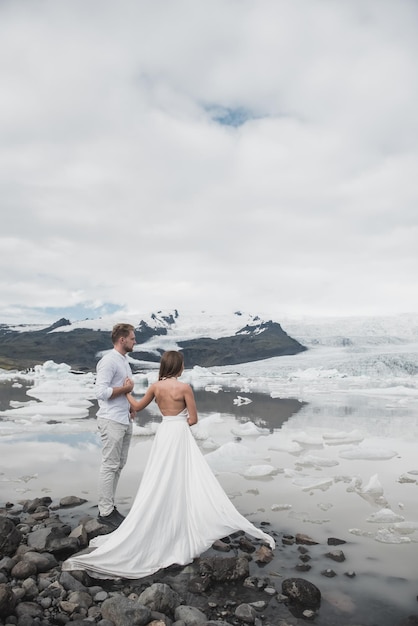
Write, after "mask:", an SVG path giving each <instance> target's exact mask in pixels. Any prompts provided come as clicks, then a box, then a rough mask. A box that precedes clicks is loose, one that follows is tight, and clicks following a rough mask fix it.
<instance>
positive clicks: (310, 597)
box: [282, 578, 321, 609]
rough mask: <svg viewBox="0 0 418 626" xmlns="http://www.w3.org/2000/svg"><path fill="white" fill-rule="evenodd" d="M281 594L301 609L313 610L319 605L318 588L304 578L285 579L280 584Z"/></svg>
mask: <svg viewBox="0 0 418 626" xmlns="http://www.w3.org/2000/svg"><path fill="white" fill-rule="evenodd" d="M282 593H284V595H286V596H287V597H288V598H289V599H290V600H291V601H293V602H295V603H297V604H299V605H302V606H303V607H307V608H314V609H315V608H317V607H318V606H319V605H320V603H321V592H320V591H319V589H318V587H316V586H315V585H314V584H313V583H311V582H309V580H305V579H304V578H286V579H285V580H284V581H283V582H282Z"/></svg>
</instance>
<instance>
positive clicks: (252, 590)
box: [0, 496, 418, 626]
mask: <svg viewBox="0 0 418 626" xmlns="http://www.w3.org/2000/svg"><path fill="white" fill-rule="evenodd" d="M0 507H1V508H0V522H1V520H2V519H4V518H6V519H7V520H11V521H12V522H13V524H14V526H15V527H16V528H17V529H20V531H21V533H22V534H21V539H20V541H19V543H18V544H17V545H16V546H15V548H16V549H15V550H14V553H13V554H9V555H6V554H4V553H3V555H2V557H1V558H0V574H1V572H3V578H1V576H0V586H1V585H2V586H3V587H2V588H3V589H4V586H5V585H6V586H7V585H8V586H9V587H10V588H13V589H14V592H13V593H14V595H15V596H16V598H18V601H17V603H16V607H17V606H18V605H19V604H22V607H21V609H19V610H18V612H19V611H21V612H25V611H29V612H30V611H32V612H34V613H36V612H37V613H36V614H37V616H38V617H39V616H40V609H39V606H41V607H43V611H44V613H43V617H44V618H45V615H46V616H48V615H49V617H51V616H52V613H53V612H54V620H55V621H52V622H47V623H56V624H64V623H66V618H68V619H71V620H73V619H80V618H82V617H87V616H88V615H89V613H88V610H87V611H86V610H85V607H83V603H82V602H81V603H79V604H78V605H77V606H75V605H74V601H73V602H72V603H71V602H70V601H69V600H68V595H69V594H71V593H74V591H75V590H76V588H77V586H78V585H77V583H81V584H82V585H83V587H84V591H86V589H87V591H88V589H89V588H92V589H93V593H92V595H93V596H97V594H100V595H99V596H98V597H99V598H100V600H99V601H96V602H92V604H91V606H93V607H94V608H93V609H92V610H91V611H90V617H91V616H92V615H93V614H94V615H95V618H96V621H97V617H98V615H99V613H100V607H101V606H102V603H103V602H104V599H108V598H109V597H112V594H116V595H117V596H119V597H120V598H121V597H122V596H124V597H125V598H126V597H131V596H132V594H135V595H136V597H138V596H139V595H140V594H141V593H142V592H143V591H144V590H145V589H147V588H149V587H152V585H153V584H155V583H161V584H168V585H169V586H170V588H171V589H174V590H175V591H176V593H179V594H180V596H181V598H182V600H181V603H183V604H184V603H186V604H187V605H188V606H193V607H195V608H196V609H198V610H199V611H203V613H204V614H205V615H206V616H207V618H208V619H207V621H208V622H211V623H212V622H214V623H219V626H221V624H222V623H226V624H244V623H259V624H262V625H263V626H275V625H276V624H277V620H278V619H279V618H280V619H283V620H285V622H283V623H295V622H294V621H290V622H289V620H294V618H295V617H296V618H297V620H299V619H300V620H306V619H314V620H315V623H316V624H317V625H318V626H334V625H335V624H336V623H338V624H339V626H343V625H344V624H347V626H348V625H349V624H352V623H354V622H355V623H356V624H362V625H363V626H367V625H368V624H372V623H373V624H374V623H376V621H377V622H378V623H379V624H381V625H382V626H389V625H391V626H394V625H396V624H399V626H401V625H402V620H404V619H405V618H406V617H407V616H408V614H405V612H403V611H402V610H401V609H399V608H398V609H396V608H394V607H389V606H386V607H385V606H383V607H380V608H379V609H378V617H377V616H376V612H375V610H376V608H377V607H376V604H374V603H373V601H372V600H371V599H370V598H369V599H368V602H369V611H368V612H367V611H365V610H364V608H363V610H359V606H358V605H356V600H355V595H353V581H355V580H356V573H355V571H354V570H353V569H350V568H351V567H352V562H351V561H350V546H349V544H347V543H346V542H345V541H344V540H341V539H338V538H332V537H330V538H328V541H327V544H323V545H320V544H318V543H317V542H316V541H315V539H314V538H312V537H310V536H307V535H298V534H296V535H290V534H287V533H280V532H278V531H277V530H276V529H273V528H271V525H270V524H268V523H266V522H264V523H263V522H262V525H263V528H264V529H265V530H266V531H267V532H269V534H271V535H272V536H273V537H274V539H275V540H276V544H277V547H276V549H275V553H276V554H275V558H274V559H271V558H269V556H268V554H267V558H266V560H265V561H263V560H258V558H259V557H258V555H259V552H260V551H261V547H262V542H260V541H259V540H256V539H253V538H249V537H247V536H245V537H243V535H244V533H235V535H237V536H235V535H233V536H231V537H229V538H224V540H223V541H221V543H222V544H223V547H221V549H219V548H218V549H216V548H215V547H214V546H213V547H212V548H211V549H210V550H208V551H207V552H205V553H204V554H203V555H200V556H199V557H197V558H196V559H195V560H194V561H193V563H192V564H190V565H186V566H171V567H169V568H167V569H165V570H160V571H159V572H156V573H155V574H153V575H152V576H148V577H146V578H143V579H140V580H119V581H104V580H101V579H91V578H90V577H89V576H87V574H85V573H82V574H80V573H79V572H73V573H70V572H62V570H61V565H62V561H63V560H65V559H66V558H68V556H70V555H71V554H75V553H77V552H78V551H80V549H85V548H86V547H87V545H88V543H87V542H88V539H90V538H92V537H93V536H95V534H96V535H97V534H103V526H102V528H101V529H100V524H99V523H98V522H97V520H96V519H95V517H94V516H93V515H92V513H93V511H92V509H93V510H94V508H95V507H94V506H93V507H92V503H91V502H89V501H86V500H85V499H84V498H77V497H75V496H69V497H66V498H62V499H61V500H60V501H57V502H54V501H52V499H51V498H49V497H45V496H41V497H39V498H35V499H32V500H22V501H21V502H20V504H19V503H4V504H3V503H0ZM0 528H4V524H3V526H1V524H0ZM53 529H55V530H53ZM50 532H52V534H53V535H54V538H55V539H54V542H53V543H51V544H49V545H48V539H47V538H48V536H49V533H50ZM88 535H90V536H88ZM0 537H1V535H0ZM4 546H5V543H4V541H3V550H4V549H5V548H4ZM225 546H226V549H225ZM267 550H269V549H267ZM33 552H36V553H37V554H40V555H43V556H45V558H47V559H51V564H52V565H51V567H50V569H46V570H45V569H44V571H43V572H42V571H35V570H33V569H32V570H31V569H26V570H25V564H26V560H25V557H24V555H25V553H33ZM330 555H333V556H330ZM51 557H52V558H51ZM26 558H27V559H30V558H31V557H26ZM277 558H279V560H280V561H281V562H283V561H284V560H287V562H288V567H287V568H286V569H285V570H284V571H283V572H282V573H280V572H279V571H278V569H277V567H276V565H275V562H276V559H277ZM53 559H54V560H55V561H56V564H54V560H53ZM207 559H209V563H212V562H211V561H210V559H216V561H217V563H218V565H219V562H220V560H221V559H227V560H228V559H229V561H231V559H232V561H233V567H238V563H241V565H242V559H246V560H247V561H248V572H247V576H246V577H241V578H237V579H235V580H234V578H233V577H232V579H231V580H229V581H225V580H223V581H220V580H218V581H216V580H215V579H211V581H209V584H208V585H207V586H205V585H204V584H203V581H202V577H201V567H202V563H203V564H205V563H206V565H207V561H206V560H207ZM234 559H235V560H234ZM240 559H241V561H240ZM32 560H33V561H34V562H36V557H32ZM227 560H224V561H223V566H222V567H223V568H224V567H225V563H227V562H229V561H227ZM18 563H20V564H21V565H20V567H21V568H22V573H21V574H19V575H16V570H18V571H20V570H19V568H18ZM27 567H28V568H29V566H27ZM311 567H320V568H321V572H322V576H323V579H322V580H323V584H321V585H315V586H316V588H317V589H318V588H319V590H320V592H321V593H322V598H321V601H320V604H319V606H317V607H313V606H308V605H306V604H300V603H299V602H296V603H295V602H294V601H292V599H291V598H290V597H289V596H286V594H283V588H284V584H285V583H284V581H286V580H289V579H294V578H296V579H298V580H300V581H305V584H306V585H312V583H311V582H310V580H309V579H310V576H309V570H310V568H311ZM14 568H16V569H14ZM7 571H8V573H7ZM234 571H235V572H236V571H237V570H234ZM12 572H14V576H13V575H12ZM30 572H32V573H30ZM199 572H200V573H199ZM72 574H74V576H73V575H72ZM68 576H71V578H72V579H73V580H74V581H75V582H74V584H73V583H72V582H71V580H70V579H69V578H68ZM199 578H200V581H201V582H200V583H199ZM336 578H338V579H339V584H338V585H337V586H336V587H335V590H334V594H330V593H329V591H328V590H327V586H328V585H327V583H329V581H332V580H335V579H336ZM5 579H7V580H5ZM63 580H65V581H66V584H65V585H64V587H63ZM25 581H26V582H25ZM28 581H29V582H28ZM41 581H43V583H42V582H41ZM192 581H193V582H192ZM46 582H48V586H47V587H45V584H46ZM34 586H35V587H36V588H37V591H38V592H37V594H35V591H34V589H35V587H34ZM57 586H58V587H60V588H61V587H63V588H64V591H62V593H61V596H62V597H60V602H59V603H58V602H57V603H55V605H53V603H52V602H51V603H49V601H47V602H44V601H43V600H44V598H45V597H50V596H48V594H45V593H42V592H43V591H45V589H56V588H57ZM65 587H68V588H67V589H65ZM98 587H100V591H98ZM27 588H31V589H32V591H31V595H30V594H29V597H27V593H26V591H24V592H23V595H22V591H19V589H20V590H22V589H24V590H26V589H27ZM78 591H80V589H78ZM103 592H104V593H103ZM51 593H52V592H51ZM63 594H64V596H63ZM66 596H67V597H66ZM113 597H114V596H113ZM41 600H42V601H41ZM73 600H74V596H73ZM66 603H67V604H66ZM26 604H30V605H31V606H26ZM75 604H77V603H75ZM33 605H37V606H33ZM241 605H249V606H250V607H252V611H251V610H250V609H247V608H245V610H247V611H250V613H251V614H253V615H254V616H255V617H254V620H253V621H248V620H240V619H239V618H238V617H237V615H236V613H235V612H236V610H237V607H239V606H241ZM0 607H1V604H0ZM89 608H90V607H89ZM370 608H371V609H372V610H371V615H369V617H370V621H368V620H365V616H366V615H367V614H368V613H370ZM0 610H1V609H0ZM16 610H17V608H15V609H13V613H12V614H14V613H15V612H16ZM241 610H242V611H244V608H242V609H241ZM45 611H46V613H45ZM304 611H308V612H309V611H310V613H307V614H306V615H305V614H304V613H303V612H304ZM58 614H61V617H57V615H58ZM243 614H244V613H243ZM382 616H385V618H384V619H382ZM5 617H7V616H5V615H3V618H5ZM0 618H1V616H0ZM255 618H257V620H258V622H256V621H255ZM416 619H417V620H418V615H417V618H416ZM353 620H354V622H353ZM364 620H365V621H364ZM374 620H376V621H374ZM394 620H396V621H394ZM43 623H44V622H42V620H41V624H43ZM69 623H70V624H71V621H70V622H69ZM115 623H116V624H117V622H115ZM296 623H299V622H296ZM301 623H302V621H301ZM166 624H167V622H166Z"/></svg>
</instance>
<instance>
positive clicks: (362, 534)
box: [348, 528, 374, 537]
mask: <svg viewBox="0 0 418 626" xmlns="http://www.w3.org/2000/svg"><path fill="white" fill-rule="evenodd" d="M348 532H349V533H351V534H352V535H356V536H357V537H374V533H372V532H371V531H370V530H361V528H349V529H348Z"/></svg>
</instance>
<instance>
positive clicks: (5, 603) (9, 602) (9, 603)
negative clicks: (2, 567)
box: [0, 583, 16, 617]
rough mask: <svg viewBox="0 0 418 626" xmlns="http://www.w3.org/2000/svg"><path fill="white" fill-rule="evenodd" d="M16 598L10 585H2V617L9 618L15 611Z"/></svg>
mask: <svg viewBox="0 0 418 626" xmlns="http://www.w3.org/2000/svg"><path fill="white" fill-rule="evenodd" d="M15 605H16V597H15V595H14V593H13V591H12V588H11V587H10V585H7V584H4V583H0V617H7V616H8V615H11V614H12V613H13V611H14V608H15Z"/></svg>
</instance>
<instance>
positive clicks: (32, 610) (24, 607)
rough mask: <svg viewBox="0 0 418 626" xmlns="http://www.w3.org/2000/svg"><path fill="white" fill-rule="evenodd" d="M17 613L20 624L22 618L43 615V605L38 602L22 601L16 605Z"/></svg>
mask: <svg viewBox="0 0 418 626" xmlns="http://www.w3.org/2000/svg"><path fill="white" fill-rule="evenodd" d="M15 613H16V615H17V617H18V623H19V624H20V618H22V617H25V616H26V615H27V616H29V617H32V618H34V617H42V616H43V610H42V607H41V606H40V605H39V604H38V603H37V602H20V603H19V604H17V605H16V608H15Z"/></svg>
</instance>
